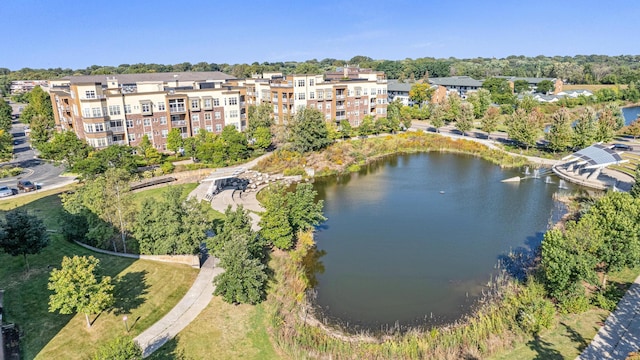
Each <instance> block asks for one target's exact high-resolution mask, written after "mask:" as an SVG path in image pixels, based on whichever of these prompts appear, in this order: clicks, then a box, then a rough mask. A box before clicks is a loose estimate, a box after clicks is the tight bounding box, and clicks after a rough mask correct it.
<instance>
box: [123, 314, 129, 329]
mask: <svg viewBox="0 0 640 360" xmlns="http://www.w3.org/2000/svg"><path fill="white" fill-rule="evenodd" d="M127 319H128V318H127V315H125V316H123V317H122V321H123V322H124V328H125V329H127V332H129V324H127Z"/></svg>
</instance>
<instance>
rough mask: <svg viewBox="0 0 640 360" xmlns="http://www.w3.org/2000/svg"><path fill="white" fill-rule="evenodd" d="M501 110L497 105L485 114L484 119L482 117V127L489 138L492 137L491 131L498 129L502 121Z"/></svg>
mask: <svg viewBox="0 0 640 360" xmlns="http://www.w3.org/2000/svg"><path fill="white" fill-rule="evenodd" d="M499 116H500V110H499V109H498V108H496V107H491V108H489V109H488V110H487V112H486V113H485V114H484V116H483V117H482V119H480V124H481V129H482V131H484V132H486V133H487V139H490V138H491V133H492V132H494V131H496V130H498V125H499V123H500V118H499Z"/></svg>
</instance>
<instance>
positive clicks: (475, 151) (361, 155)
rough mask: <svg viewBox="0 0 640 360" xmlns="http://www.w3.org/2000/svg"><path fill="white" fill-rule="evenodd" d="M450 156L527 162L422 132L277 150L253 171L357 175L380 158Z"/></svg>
mask: <svg viewBox="0 0 640 360" xmlns="http://www.w3.org/2000/svg"><path fill="white" fill-rule="evenodd" d="M429 151H439V152H452V153H461V154H469V155H473V156H477V157H480V158H482V159H485V160H487V161H490V162H492V163H494V164H497V165H500V166H502V167H517V166H523V165H525V164H526V163H527V160H526V159H525V158H523V157H517V156H512V155H509V154H507V153H505V152H504V151H501V150H495V149H489V148H488V147H487V146H485V145H483V144H480V143H478V142H475V141H470V140H462V139H459V140H455V139H451V138H448V137H444V136H439V135H436V134H429V133H425V132H422V131H417V132H406V133H402V134H397V135H387V136H384V137H375V138H369V139H360V140H348V141H341V142H337V143H334V144H332V145H331V146H329V147H328V148H326V149H325V150H323V151H321V152H316V153H310V154H307V155H306V156H305V155H302V154H299V153H296V152H292V151H287V150H280V151H277V152H275V153H274V154H273V156H271V157H269V158H267V159H265V160H263V161H261V162H260V163H259V164H258V165H257V167H256V170H258V171H261V172H266V173H280V172H285V171H286V172H302V173H304V168H309V167H311V168H313V169H314V170H315V173H316V176H325V175H332V174H337V173H341V172H347V171H358V170H359V169H360V167H361V166H364V165H366V164H368V163H369V162H371V161H374V160H376V159H378V158H380V157H383V156H387V155H392V154H399V153H414V152H429Z"/></svg>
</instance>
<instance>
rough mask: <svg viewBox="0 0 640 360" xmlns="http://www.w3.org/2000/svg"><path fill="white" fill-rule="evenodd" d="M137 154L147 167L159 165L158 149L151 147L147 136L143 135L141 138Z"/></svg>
mask: <svg viewBox="0 0 640 360" xmlns="http://www.w3.org/2000/svg"><path fill="white" fill-rule="evenodd" d="M138 152H139V154H141V155H142V158H143V159H144V160H145V161H146V163H147V164H149V165H155V164H159V163H160V162H161V161H162V155H161V154H160V152H159V151H158V149H156V148H155V147H154V146H153V144H152V143H151V140H149V137H148V136H147V134H144V136H143V137H142V140H141V141H140V145H138Z"/></svg>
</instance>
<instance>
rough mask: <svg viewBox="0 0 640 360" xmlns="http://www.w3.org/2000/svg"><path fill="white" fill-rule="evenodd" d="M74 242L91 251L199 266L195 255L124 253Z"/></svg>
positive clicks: (198, 259) (198, 260)
mask: <svg viewBox="0 0 640 360" xmlns="http://www.w3.org/2000/svg"><path fill="white" fill-rule="evenodd" d="M74 242H75V243H76V244H78V245H80V246H82V247H83V248H85V249H89V250H91V251H95V252H98V253H101V254H107V255H113V256H120V257H126V258H130V259H142V260H151V261H160V262H168V263H176V264H185V265H189V266H192V267H195V268H199V267H200V257H198V256H197V255H136V254H125V253H119V252H115V251H109V250H103V249H98V248H96V247H93V246H91V245H87V244H85V243H81V242H79V241H74Z"/></svg>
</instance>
